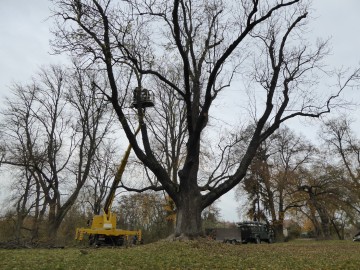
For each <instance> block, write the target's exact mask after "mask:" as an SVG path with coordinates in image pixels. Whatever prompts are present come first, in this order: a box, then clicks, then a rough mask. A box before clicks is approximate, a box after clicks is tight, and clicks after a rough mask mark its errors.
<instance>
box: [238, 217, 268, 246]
mask: <svg viewBox="0 0 360 270" xmlns="http://www.w3.org/2000/svg"><path fill="white" fill-rule="evenodd" d="M237 227H238V229H239V230H240V234H241V242H242V243H243V244H246V243H249V242H251V243H257V244H260V243H261V242H267V243H272V242H273V240H274V232H273V230H272V229H271V228H270V227H269V226H268V225H267V224H265V223H261V222H257V221H246V222H240V223H238V224H237Z"/></svg>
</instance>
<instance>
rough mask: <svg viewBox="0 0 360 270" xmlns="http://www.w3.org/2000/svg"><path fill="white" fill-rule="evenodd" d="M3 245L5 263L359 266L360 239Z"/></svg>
mask: <svg viewBox="0 0 360 270" xmlns="http://www.w3.org/2000/svg"><path fill="white" fill-rule="evenodd" d="M82 251H84V253H86V254H83V253H82V252H81V251H80V249H77V248H65V249H17V250H0V269H19V270H20V269H76V270H80V269H104V270H105V269H360V243H359V242H355V243H354V242H351V241H309V240H302V241H300V240H299V241H293V242H288V243H275V244H270V245H269V244H261V245H255V244H248V245H230V244H222V243H216V242H212V241H211V242H209V241H200V242H197V241H185V242H165V241H164V242H158V243H154V244H149V245H143V246H138V247H132V248H113V249H112V248H98V249H92V248H86V249H82Z"/></svg>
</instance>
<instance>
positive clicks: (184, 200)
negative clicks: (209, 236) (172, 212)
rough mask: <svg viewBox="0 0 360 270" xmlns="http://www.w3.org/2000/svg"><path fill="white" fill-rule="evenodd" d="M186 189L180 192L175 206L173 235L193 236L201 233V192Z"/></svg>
mask: <svg viewBox="0 0 360 270" xmlns="http://www.w3.org/2000/svg"><path fill="white" fill-rule="evenodd" d="M194 193H195V192H191V190H188V191H187V192H183V193H182V194H181V198H180V203H179V205H178V206H177V215H176V228H175V236H176V237H179V236H185V237H189V238H195V237H198V236H202V235H203V230H202V220H201V212H202V210H203V209H202V208H201V194H200V193H198V194H196V193H195V194H194Z"/></svg>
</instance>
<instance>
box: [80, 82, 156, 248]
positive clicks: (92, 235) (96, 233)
mask: <svg viewBox="0 0 360 270" xmlns="http://www.w3.org/2000/svg"><path fill="white" fill-rule="evenodd" d="M132 106H133V107H135V108H139V107H140V108H145V107H152V106H154V103H153V94H152V92H151V91H149V90H147V89H141V90H140V88H136V89H135V90H134V98H133V103H132ZM139 131H140V125H139V126H138V128H137V129H136V131H135V136H136V135H137V134H138V133H139ZM131 149H132V147H131V144H129V145H128V147H127V149H126V151H125V154H124V156H123V159H122V160H121V163H120V166H119V168H118V170H117V172H116V174H115V177H114V181H113V183H112V185H111V187H110V192H109V195H108V196H107V198H106V201H105V204H104V208H103V210H102V212H103V213H102V214H101V215H95V216H94V217H93V219H92V222H91V227H90V228H77V229H76V236H75V239H76V240H79V241H82V240H84V236H85V235H88V237H89V244H90V245H101V244H105V245H113V246H121V245H123V244H124V243H125V242H129V241H130V240H131V241H132V243H134V244H136V243H141V242H142V233H141V230H134V231H131V230H122V229H117V227H116V214H115V213H113V212H112V211H111V206H112V203H113V201H114V198H115V194H116V190H117V187H118V186H119V184H120V182H121V179H122V175H123V173H124V171H125V167H126V164H127V161H128V159H129V156H130V152H131Z"/></svg>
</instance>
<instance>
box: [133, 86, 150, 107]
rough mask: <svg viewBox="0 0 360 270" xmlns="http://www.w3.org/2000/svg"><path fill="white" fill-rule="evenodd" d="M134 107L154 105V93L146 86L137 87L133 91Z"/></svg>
mask: <svg viewBox="0 0 360 270" xmlns="http://www.w3.org/2000/svg"><path fill="white" fill-rule="evenodd" d="M132 106H133V108H139V107H141V108H146V107H154V93H153V92H152V91H151V90H148V89H146V88H140V87H136V88H135V90H134V92H133V102H132Z"/></svg>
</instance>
